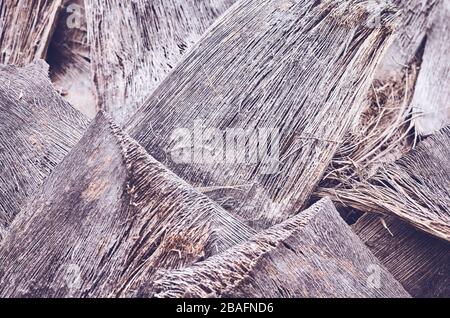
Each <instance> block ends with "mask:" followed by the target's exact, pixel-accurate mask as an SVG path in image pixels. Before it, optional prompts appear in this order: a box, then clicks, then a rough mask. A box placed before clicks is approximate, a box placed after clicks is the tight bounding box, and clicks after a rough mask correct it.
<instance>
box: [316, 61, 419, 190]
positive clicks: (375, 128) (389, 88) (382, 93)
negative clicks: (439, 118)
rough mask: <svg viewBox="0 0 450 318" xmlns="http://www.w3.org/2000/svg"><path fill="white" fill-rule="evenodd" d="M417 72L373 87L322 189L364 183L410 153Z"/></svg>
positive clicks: (408, 70)
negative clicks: (383, 167) (413, 97)
mask: <svg viewBox="0 0 450 318" xmlns="http://www.w3.org/2000/svg"><path fill="white" fill-rule="evenodd" d="M417 72H418V71H417V66H416V65H415V64H413V65H411V66H409V67H407V68H404V69H402V71H401V73H399V74H397V76H395V77H392V78H389V79H387V80H375V81H374V82H373V83H372V87H371V89H370V91H369V94H368V96H367V98H366V100H365V101H364V104H363V107H364V111H363V113H362V115H361V116H360V118H359V119H358V120H357V121H355V125H354V126H353V127H352V128H351V129H350V130H349V131H348V133H347V135H346V136H345V138H344V141H343V142H342V144H341V145H340V146H339V149H338V151H336V153H335V155H334V157H333V159H332V161H331V163H330V165H329V166H328V168H327V170H326V174H325V176H324V178H323V180H322V181H321V185H322V186H324V187H333V188H340V187H345V185H346V184H348V183H349V182H352V181H355V180H356V181H359V180H367V179H368V178H370V177H371V176H373V174H374V173H376V171H377V169H378V168H379V167H380V166H382V165H383V164H387V163H393V162H395V160H398V159H400V158H401V157H403V156H404V155H406V154H407V153H408V152H410V151H411V150H412V149H413V147H414V144H415V142H416V139H415V135H414V119H415V118H416V116H415V115H413V114H412V111H413V110H412V105H411V100H412V96H413V94H414V87H415V83H416V78H417Z"/></svg>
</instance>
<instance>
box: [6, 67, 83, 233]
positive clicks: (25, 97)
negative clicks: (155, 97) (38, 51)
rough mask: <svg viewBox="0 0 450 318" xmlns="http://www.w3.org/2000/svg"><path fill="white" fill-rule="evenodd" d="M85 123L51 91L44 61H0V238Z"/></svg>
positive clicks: (72, 144)
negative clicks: (19, 63) (4, 63)
mask: <svg viewBox="0 0 450 318" xmlns="http://www.w3.org/2000/svg"><path fill="white" fill-rule="evenodd" d="M87 125H88V122H87V119H86V118H85V117H84V116H83V115H82V114H81V113H79V112H78V111H76V110H75V109H73V108H72V106H70V105H69V104H68V103H67V102H65V101H64V100H63V99H62V98H61V97H60V96H59V95H58V93H57V92H56V91H55V90H54V88H53V86H52V84H51V82H50V79H49V78H48V65H47V64H46V63H45V62H44V61H42V60H41V61H36V62H34V63H32V64H30V65H28V66H26V67H23V68H18V67H14V66H0V239H1V238H2V236H3V234H4V232H5V230H6V228H7V227H8V225H9V224H10V223H11V221H12V220H13V219H14V217H15V215H16V214H17V213H18V212H19V210H20V207H21V205H22V203H23V202H24V200H25V198H27V197H29V196H30V195H31V194H32V193H33V192H34V191H35V190H36V188H37V187H38V186H39V185H41V184H42V182H43V180H44V179H45V178H46V177H47V176H48V175H49V174H50V172H51V171H52V170H53V168H54V167H55V166H56V165H57V164H58V163H59V162H60V161H61V160H62V159H63V158H64V157H65V155H66V154H67V153H68V152H69V150H70V149H71V148H72V146H74V145H75V144H76V143H77V142H78V140H79V139H80V138H81V136H82V134H83V132H84V131H85V129H86V127H87ZM2 233H3V234H2Z"/></svg>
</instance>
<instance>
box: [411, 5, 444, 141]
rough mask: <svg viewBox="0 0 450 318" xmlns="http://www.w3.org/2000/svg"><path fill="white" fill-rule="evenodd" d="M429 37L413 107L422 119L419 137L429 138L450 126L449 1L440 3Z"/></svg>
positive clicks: (419, 121)
mask: <svg viewBox="0 0 450 318" xmlns="http://www.w3.org/2000/svg"><path fill="white" fill-rule="evenodd" d="M437 8H438V12H437V13H436V17H435V19H434V20H433V24H432V26H431V29H430V31H429V32H428V34H427V38H426V46H425V51H424V54H423V62H422V66H421V69H420V73H419V77H418V78H417V84H416V87H415V93H414V98H413V100H412V105H413V108H414V112H415V113H420V114H422V116H420V117H418V118H417V119H416V120H415V126H416V129H417V131H418V133H419V134H421V135H430V134H433V133H435V132H436V131H438V130H439V129H441V128H443V127H445V126H447V125H449V124H450V0H441V2H440V3H439V5H438V7H437Z"/></svg>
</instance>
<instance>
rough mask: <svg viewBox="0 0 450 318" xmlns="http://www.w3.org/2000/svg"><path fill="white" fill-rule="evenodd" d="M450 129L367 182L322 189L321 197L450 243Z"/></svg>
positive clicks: (428, 139) (381, 170) (449, 127)
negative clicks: (394, 218)
mask: <svg viewBox="0 0 450 318" xmlns="http://www.w3.org/2000/svg"><path fill="white" fill-rule="evenodd" d="M449 158H450V126H447V127H445V128H443V129H442V130H440V131H439V132H437V133H436V134H435V135H433V136H430V137H429V138H427V139H426V140H425V141H423V142H421V143H420V144H419V145H418V146H417V148H416V149H415V150H413V151H411V152H410V153H409V154H408V155H406V156H404V157H403V158H401V159H399V160H397V161H396V162H395V163H392V164H388V165H384V166H383V167H381V168H380V169H379V170H378V172H377V173H376V174H375V175H374V176H373V177H371V178H370V179H369V180H367V181H355V182H353V183H352V184H350V186H349V187H347V188H332V189H326V188H321V189H319V190H318V193H319V194H320V195H321V196H331V197H332V198H333V199H334V200H336V202H340V203H344V204H346V205H348V206H352V207H354V208H357V209H360V210H361V211H366V212H380V213H385V214H388V215H395V216H397V217H399V218H400V219H402V220H404V221H406V222H408V223H411V224H412V225H413V226H415V227H416V228H418V229H420V230H422V231H425V232H428V233H430V234H432V235H434V236H436V237H439V238H441V239H444V240H447V241H450V178H449V176H450V163H449Z"/></svg>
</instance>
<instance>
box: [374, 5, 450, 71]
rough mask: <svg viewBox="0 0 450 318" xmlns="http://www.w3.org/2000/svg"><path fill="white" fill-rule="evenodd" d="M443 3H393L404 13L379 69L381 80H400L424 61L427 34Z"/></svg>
mask: <svg viewBox="0 0 450 318" xmlns="http://www.w3.org/2000/svg"><path fill="white" fill-rule="evenodd" d="M442 1H443V0H393V2H394V3H395V4H396V5H397V6H398V8H399V9H400V12H401V14H400V23H399V25H398V27H397V29H396V39H395V40H394V42H393V43H392V45H391V46H390V47H389V49H388V50H387V53H386V55H385V56H384V58H383V60H382V61H381V63H380V66H379V68H378V69H377V73H376V77H377V78H378V79H380V80H386V79H388V78H390V77H392V76H396V75H397V74H398V73H399V72H401V71H402V69H403V68H404V67H405V66H408V65H410V64H411V63H413V62H416V61H419V60H421V58H422V56H421V55H422V53H423V52H422V50H423V45H424V42H425V39H426V37H427V33H428V32H429V30H430V27H431V25H432V23H433V20H434V18H435V15H436V12H437V11H438V5H439V3H440V2H442ZM445 1H446V0H445Z"/></svg>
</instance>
